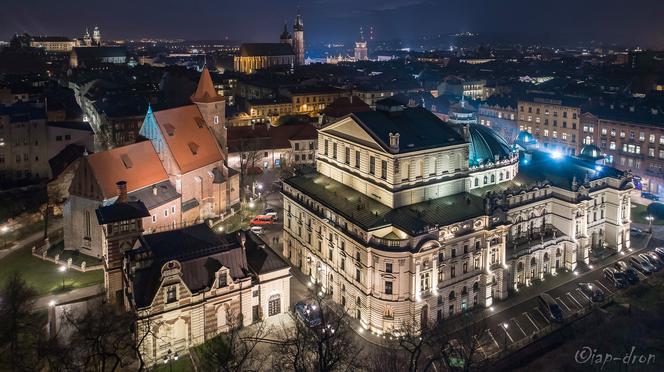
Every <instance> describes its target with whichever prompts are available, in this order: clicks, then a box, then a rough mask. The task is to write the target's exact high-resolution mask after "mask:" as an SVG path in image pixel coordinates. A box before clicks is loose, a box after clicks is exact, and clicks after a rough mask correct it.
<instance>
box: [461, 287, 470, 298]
mask: <svg viewBox="0 0 664 372" xmlns="http://www.w3.org/2000/svg"><path fill="white" fill-rule="evenodd" d="M467 294H468V288H467V287H466V286H465V285H464V286H463V288H462V289H461V295H462V296H465V295H467Z"/></svg>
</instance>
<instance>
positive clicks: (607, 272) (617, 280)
mask: <svg viewBox="0 0 664 372" xmlns="http://www.w3.org/2000/svg"><path fill="white" fill-rule="evenodd" d="M602 272H603V273H604V277H605V278H607V279H609V280H610V281H611V283H613V285H614V286H615V287H616V288H624V287H625V286H626V285H627V278H625V276H624V275H623V274H622V273H621V272H619V271H618V270H616V269H614V268H611V267H607V268H605V269H604V270H602Z"/></svg>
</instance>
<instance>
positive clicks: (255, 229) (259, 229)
mask: <svg viewBox="0 0 664 372" xmlns="http://www.w3.org/2000/svg"><path fill="white" fill-rule="evenodd" d="M249 230H251V232H252V233H254V234H257V235H260V234H262V233H263V232H264V230H263V228H262V227H260V226H251V228H250V229H249Z"/></svg>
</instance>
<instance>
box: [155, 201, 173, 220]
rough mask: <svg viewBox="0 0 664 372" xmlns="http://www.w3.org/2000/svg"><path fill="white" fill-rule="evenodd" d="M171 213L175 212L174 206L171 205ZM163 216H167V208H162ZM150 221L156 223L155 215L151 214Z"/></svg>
mask: <svg viewBox="0 0 664 372" xmlns="http://www.w3.org/2000/svg"><path fill="white" fill-rule="evenodd" d="M171 214H175V206H174V205H173V206H171ZM164 217H168V208H166V209H164ZM152 223H157V215H156V214H153V215H152Z"/></svg>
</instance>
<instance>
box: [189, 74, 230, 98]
mask: <svg viewBox="0 0 664 372" xmlns="http://www.w3.org/2000/svg"><path fill="white" fill-rule="evenodd" d="M223 100H224V97H222V96H220V95H219V93H217V90H216V89H214V84H213V83H212V77H211V76H210V71H209V70H208V68H207V66H205V67H203V72H201V78H200V80H198V87H197V88H196V92H195V93H194V95H193V96H191V101H192V102H201V103H210V102H220V101H223Z"/></svg>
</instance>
